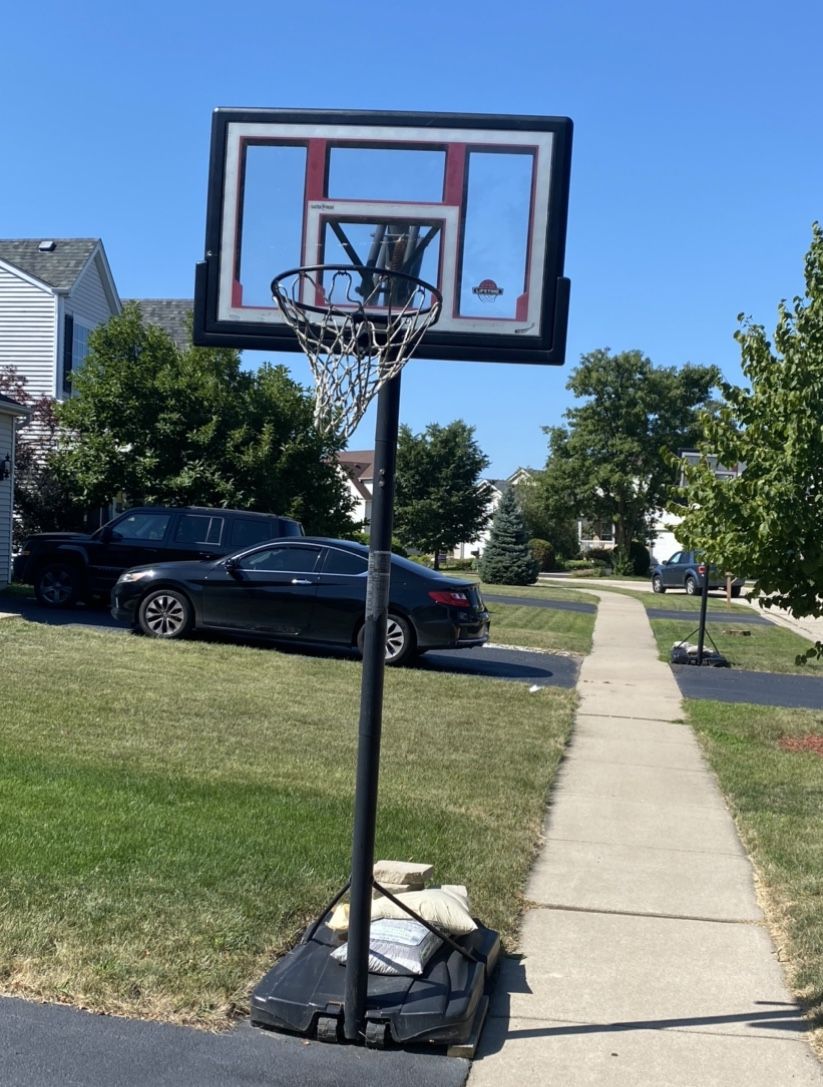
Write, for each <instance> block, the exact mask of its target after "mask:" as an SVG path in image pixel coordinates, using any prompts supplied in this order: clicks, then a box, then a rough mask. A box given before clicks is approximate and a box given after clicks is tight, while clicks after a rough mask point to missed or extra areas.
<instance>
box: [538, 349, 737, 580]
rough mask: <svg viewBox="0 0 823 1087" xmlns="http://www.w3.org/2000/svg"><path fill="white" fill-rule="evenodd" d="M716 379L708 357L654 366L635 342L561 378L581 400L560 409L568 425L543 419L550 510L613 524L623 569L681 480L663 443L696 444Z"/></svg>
mask: <svg viewBox="0 0 823 1087" xmlns="http://www.w3.org/2000/svg"><path fill="white" fill-rule="evenodd" d="M719 379H720V375H719V372H718V370H717V368H716V367H714V366H694V365H691V364H686V365H685V366H682V367H680V368H677V367H673V366H668V367H663V366H655V365H654V364H653V363H652V362H651V360H650V359H648V358H647V357H646V356H645V355H643V354H642V353H641V352H640V351H623V352H621V353H620V354H617V355H612V354H610V353H609V351H608V349H606V348H603V349H599V350H597V351H592V352H590V353H589V354H588V355H584V356H583V357H582V361H581V364H580V366H579V367H578V368H577V369H576V370H574V371H573V372H572V374H571V376H570V378H569V381H568V383H567V388H568V389H570V390H571V391H572V392H573V393H574V394H575V396H576V397H578V398H580V399H581V400H583V402H582V403H580V404H579V405H576V406H574V407H572V408H570V409H569V410H568V411H567V412H566V413H565V418H566V420H567V425H566V426H562V427H547V428H544V429H545V431H546V433H547V434H548V436H549V456H548V460H547V463H546V470H545V472H544V473H543V476H542V479H541V482H540V486H541V494H540V497H541V501H542V503H543V505H544V507H545V510H546V513H547V516H549V517H552V518H555V519H558V520H560V519H562V518H564V517H565V518H566V519H568V518H569V517H570V516H572V515H573V516H576V517H585V518H588V519H589V520H592V521H605V522H607V523H613V524H614V526H615V548H616V562H615V566H616V568H617V569H628V568H629V567H630V566H631V562H630V558H629V551H630V546H631V541H632V540H642V539H646V538H647V537H648V534H649V531H650V522H651V518H652V515H653V514H654V512H655V511H657V510H660V509H663V508H664V507H665V506H666V503H667V501H668V498H669V493H670V491H671V490H672V489H673V488H674V486H676V484H677V477H676V474H675V471H674V469H673V467H672V465H671V462H670V460H669V459H668V457H667V456H666V452H667V451H678V450H681V449H684V448H688V447H692V448H693V447H694V444H695V442H696V441H697V440H698V437H699V434H700V425H699V421H698V420H699V414H700V409H701V408H704V407H706V405H708V404H709V403H710V396H711V391H712V388H713V387H714V386H715V385H716V384H717V383H718V381H719Z"/></svg>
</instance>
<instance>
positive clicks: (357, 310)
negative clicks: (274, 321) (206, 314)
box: [271, 264, 443, 439]
mask: <svg viewBox="0 0 823 1087" xmlns="http://www.w3.org/2000/svg"><path fill="white" fill-rule="evenodd" d="M271 292H272V297H273V299H274V301H275V302H276V303H277V305H278V306H279V308H280V312H281V314H282V316H283V319H284V320H285V321H286V322H287V323H288V324H289V326H290V327H291V329H292V330H293V331H294V333H295V335H296V336H297V339H298V341H299V343H300V346H301V347H302V349H303V351H304V352H305V354H306V357H307V358H308V360H309V365H310V366H311V370H312V374H313V375H314V380H315V406H314V422H315V426H316V427H317V428H318V429H319V430H322V431H331V430H334V431H336V432H338V433H339V434H340V435H341V437H343V438H344V439H345V438H348V437H349V436H350V435H351V434H352V432H353V431H354V429H355V427H356V426H357V424H358V423H359V422H360V420H361V419H362V417H363V414H364V412H365V411H366V408H367V407H368V405H369V403H370V402H371V400H372V399H373V397H374V396H375V395H376V394H377V392H378V391H379V390H380V388H381V387H382V386H383V385H384V384H385V383H386V382H387V381H390V380H391V379H392V378H393V377H395V376H396V375H397V374H399V373H400V371H401V370H402V368H403V366H404V364H405V363H406V362H407V360H408V359H409V358H410V357H411V355H412V354H413V353H414V350H415V348H416V347H417V345H418V344H419V343H420V340H421V339H422V337H423V334H424V333H425V332H426V329H428V328H429V327H430V326H431V325H433V324H435V323H436V321H437V319H438V318H439V316H440V309H441V306H442V304H443V299H442V296H441V294H440V292H439V291H438V290H437V289H436V288H435V287H432V286H430V285H429V284H428V283H425V282H424V281H423V280H422V279H416V278H415V277H414V276H410V275H406V274H405V273H403V272H395V271H391V270H390V269H385V268H371V267H368V266H365V265H350V264H325V265H322V264H320V265H315V266H313V267H306V268H294V269H292V270H291V271H288V272H282V273H281V274H280V275H278V276H275V277H274V279H273V280H272V284H271Z"/></svg>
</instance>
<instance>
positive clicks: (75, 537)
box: [14, 506, 303, 608]
mask: <svg viewBox="0 0 823 1087" xmlns="http://www.w3.org/2000/svg"><path fill="white" fill-rule="evenodd" d="M302 535H303V526H302V525H301V524H300V522H299V521H294V520H292V519H291V518H290V517H279V516H277V515H276V514H273V513H252V512H250V511H248V510H229V509H220V508H212V507H207V506H177V507H169V506H136V507H134V508H133V509H130V510H126V511H125V513H121V514H120V515H119V516H118V517H115V518H114V520H113V521H109V523H108V524H106V525H103V527H102V528H98V529H97V531H96V532H92V533H85V532H41V533H38V534H37V535H36V536H29V538H28V539H27V540H25V541H24V543H23V547H22V550H21V551H20V553H19V554H18V555H16V556H15V559H14V580H15V581H20V582H22V583H23V584H24V585H33V586H34V593H35V595H36V597H37V599H38V601H39V602H40V603H41V604H45V605H47V606H48V607H52V608H66V607H70V606H71V605H72V604H75V603H77V601H78V600H84V599H88V598H89V597H93V596H105V597H106V598H108V596H109V593H110V592H111V589H112V587H113V586H114V583H115V582H116V581H117V579H118V577H119V576H120V575H121V574H122V573H123V571H124V570H128V569H129V568H130V567H132V566H144V565H146V563H156V562H175V561H178V560H191V559H217V558H220V557H221V556H223V555H228V554H230V553H231V552H233V551H238V550H239V549H240V548H243V547H253V546H254V545H255V544H258V543H263V542H264V541H265V540H273V539H279V538H280V537H282V536H302Z"/></svg>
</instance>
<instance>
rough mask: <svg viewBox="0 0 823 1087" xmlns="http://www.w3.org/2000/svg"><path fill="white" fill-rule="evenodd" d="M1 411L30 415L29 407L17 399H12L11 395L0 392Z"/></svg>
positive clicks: (10, 413)
mask: <svg viewBox="0 0 823 1087" xmlns="http://www.w3.org/2000/svg"><path fill="white" fill-rule="evenodd" d="M0 412H5V413H6V414H7V415H28V414H29V409H28V408H27V407H25V405H23V404H20V403H19V402H18V401H17V400H12V398H11V397H10V396H4V395H3V393H0Z"/></svg>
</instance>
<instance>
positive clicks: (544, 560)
mask: <svg viewBox="0 0 823 1087" xmlns="http://www.w3.org/2000/svg"><path fill="white" fill-rule="evenodd" d="M529 551H530V552H531V555H532V558H533V559H534V560H535V562H536V563H537V565H538V567H539V569H541V570H553V569H554V563H555V559H554V548H553V547H552V545H551V544H550V543H549V541H548V540H537V539H535V540H529Z"/></svg>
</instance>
